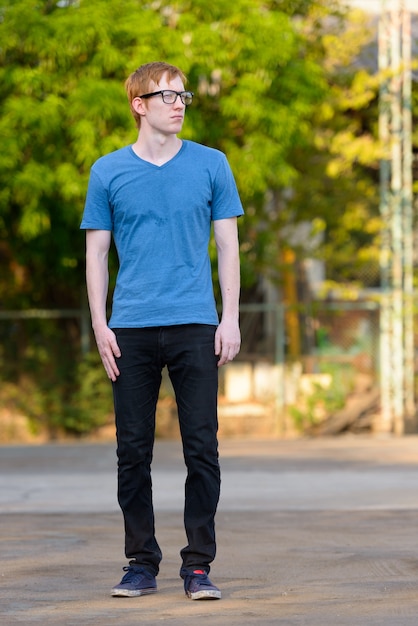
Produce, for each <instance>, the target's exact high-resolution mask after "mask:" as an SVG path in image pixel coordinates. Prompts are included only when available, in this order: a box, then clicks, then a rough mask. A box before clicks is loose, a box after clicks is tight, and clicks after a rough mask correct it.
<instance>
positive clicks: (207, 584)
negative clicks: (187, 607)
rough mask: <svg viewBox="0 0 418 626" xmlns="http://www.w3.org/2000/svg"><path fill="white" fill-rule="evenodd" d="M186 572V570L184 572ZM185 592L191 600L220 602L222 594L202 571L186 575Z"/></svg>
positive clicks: (197, 570) (198, 570)
mask: <svg viewBox="0 0 418 626" xmlns="http://www.w3.org/2000/svg"><path fill="white" fill-rule="evenodd" d="M183 571H184V570H183ZM184 591H185V592H186V596H187V597H188V598H190V599H191V600H220V598H221V592H220V591H219V589H218V587H215V585H214V584H213V583H211V581H210V580H209V577H208V575H207V574H206V572H205V571H203V570H202V569H195V570H194V571H193V572H188V573H185V574H184Z"/></svg>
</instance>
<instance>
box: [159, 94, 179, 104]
mask: <svg viewBox="0 0 418 626" xmlns="http://www.w3.org/2000/svg"><path fill="white" fill-rule="evenodd" d="M161 95H162V97H163V102H165V103H166V104H173V103H174V102H175V101H176V100H177V94H176V92H175V91H163V92H162V94H161Z"/></svg>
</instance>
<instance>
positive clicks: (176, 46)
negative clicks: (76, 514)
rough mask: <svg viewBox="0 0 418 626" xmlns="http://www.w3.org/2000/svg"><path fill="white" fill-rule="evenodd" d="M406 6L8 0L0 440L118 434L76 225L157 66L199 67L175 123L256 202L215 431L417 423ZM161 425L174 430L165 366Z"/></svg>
mask: <svg viewBox="0 0 418 626" xmlns="http://www.w3.org/2000/svg"><path fill="white" fill-rule="evenodd" d="M412 4H413V3H412V0H410V1H409V2H407V1H406V0H405V1H402V0H387V1H384V0H382V1H378V0H364V1H362V0H353V1H352V2H348V0H347V1H346V2H345V3H343V2H339V1H335V2H334V1H329V0H265V1H263V0H236V1H235V2H234V3H232V4H231V3H230V2H227V0H211V2H210V3H207V2H204V1H201V0H177V1H168V0H155V1H153V2H148V1H144V0H123V1H118V0H113V1H112V2H110V1H108V0H88V1H87V0H58V1H56V0H3V2H2V3H1V7H0V87H1V88H0V106H1V116H0V139H1V151H0V377H1V386H0V442H2V443H9V442H11V443H12V442H13V443H14V442H32V441H33V442H38V441H51V440H57V439H68V438H74V437H77V438H81V437H83V438H86V437H89V438H93V439H94V438H96V439H106V438H107V437H113V414H112V398H111V388H110V384H109V382H108V380H107V378H106V375H105V373H104V370H103V369H102V367H101V364H100V359H99V357H98V355H97V351H96V347H95V344H94V338H93V336H92V332H91V327H90V317H89V311H88V305H87V298H86V290H85V277H84V272H85V265H84V253H85V242H84V233H83V232H82V231H80V230H79V224H80V220H81V215H82V212H83V206H84V197H85V193H86V187H87V181H88V176H89V170H90V167H91V165H92V164H93V162H94V161H95V160H96V159H97V158H98V157H100V156H101V155H103V154H105V153H107V152H110V151H112V150H116V149H118V148H120V147H122V146H124V145H126V144H129V143H133V142H134V141H135V139H136V129H135V126H134V122H133V119H132V117H131V114H130V110H129V106H128V102H127V100H126V95H125V91H124V81H125V79H126V77H127V76H128V75H129V74H130V73H131V72H132V71H134V70H135V69H136V68H137V67H138V66H139V65H141V64H143V63H146V62H149V61H155V60H165V61H167V62H169V63H173V64H175V65H178V66H180V67H181V68H182V69H183V71H184V72H185V73H186V75H187V76H188V80H189V82H188V87H189V88H190V89H191V90H192V91H194V93H195V99H194V102H193V106H191V107H190V108H189V109H188V112H187V116H186V123H185V126H184V129H183V132H182V135H181V136H182V137H184V138H186V139H191V140H194V141H197V142H201V143H204V144H206V145H209V146H212V147H215V148H218V149H220V150H222V151H223V152H225V153H226V155H227V157H228V160H229V162H230V164H231V167H232V169H233V172H234V175H235V177H236V181H237V184H238V188H239V192H240V195H241V198H242V202H243V205H244V208H245V217H244V218H242V219H241V220H240V223H239V227H240V243H241V265H242V297H241V329H242V339H243V344H242V351H241V354H240V356H239V357H238V359H237V360H236V362H234V363H232V364H230V365H228V366H227V367H225V368H223V369H222V372H221V389H220V405H219V411H220V434H221V436H233V435H252V436H256V435H263V436H266V435H267V436H271V437H289V436H298V435H306V434H309V435H321V434H327V435H330V434H332V435H334V434H335V435H336V434H339V433H343V432H347V431H350V432H385V433H395V434H398V435H403V434H407V433H412V432H418V422H417V412H416V400H417V385H416V379H417V358H416V357H417V344H418V325H417V324H418V317H417V304H418V302H417V297H416V289H415V287H416V280H417V272H416V269H417V263H418V258H417V253H416V246H415V240H416V237H417V228H416V217H415V216H416V207H417V191H418V184H417V177H418V164H417V160H416V154H417V151H418V133H417V131H416V129H415V126H414V121H415V120H416V119H417V117H418V89H417V79H418V64H417V50H418V45H417V41H418V9H417V7H416V6H415V7H414V6H412ZM210 254H211V258H212V260H213V269H214V275H215V278H216V259H215V249H214V245H213V243H212V244H211V247H210ZM111 267H112V281H113V283H112V284H114V279H115V274H116V271H117V258H116V254H115V253H114V251H112V257H111ZM215 291H216V295H218V288H217V286H216V284H215ZM110 305H111V298H110V299H109V306H110ZM157 433H158V435H159V436H160V437H176V436H178V432H177V423H176V414H175V404H174V401H173V397H172V390H171V387H170V384H169V382H168V380H167V379H166V378H165V380H164V384H163V387H162V390H161V398H160V405H159V412H158V423H157Z"/></svg>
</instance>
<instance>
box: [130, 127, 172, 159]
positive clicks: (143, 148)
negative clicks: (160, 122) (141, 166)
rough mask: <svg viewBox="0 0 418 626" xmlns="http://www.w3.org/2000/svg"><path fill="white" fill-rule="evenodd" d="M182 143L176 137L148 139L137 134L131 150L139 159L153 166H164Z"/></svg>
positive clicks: (142, 134) (141, 134) (162, 136)
mask: <svg viewBox="0 0 418 626" xmlns="http://www.w3.org/2000/svg"><path fill="white" fill-rule="evenodd" d="M182 143H183V142H182V141H181V139H179V138H178V137H177V136H176V135H159V136H158V137H155V136H154V137H152V138H149V137H147V136H146V134H145V133H141V132H140V133H139V135H138V139H137V140H136V142H135V143H134V144H133V146H132V149H133V151H134V152H135V154H137V155H138V156H139V157H140V158H141V159H143V160H144V161H149V162H150V163H153V164H154V165H164V163H167V161H170V159H172V158H173V157H174V156H175V155H176V154H177V152H179V150H180V148H181V146H182Z"/></svg>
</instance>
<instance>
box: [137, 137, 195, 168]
mask: <svg viewBox="0 0 418 626" xmlns="http://www.w3.org/2000/svg"><path fill="white" fill-rule="evenodd" d="M185 147H186V142H185V141H184V140H183V139H182V142H181V146H180V149H179V150H178V152H176V154H175V155H174V156H172V157H171V159H169V160H168V161H166V162H165V163H163V164H162V165H157V164H155V163H152V162H151V161H147V160H146V159H143V158H142V157H140V156H138V155H137V153H136V152H135V150H134V149H133V144H131V145H130V146H129V149H130V152H131V154H132V156H133V157H134V158H135V159H138V160H139V161H141V162H142V163H144V164H145V165H147V166H149V167H152V168H154V169H157V170H162V169H164V168H165V167H167V166H169V165H170V164H171V163H173V161H175V160H176V159H177V158H178V157H179V156H180V154H181V153H182V152H183V151H184V149H185Z"/></svg>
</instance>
